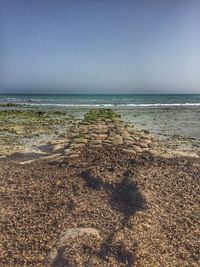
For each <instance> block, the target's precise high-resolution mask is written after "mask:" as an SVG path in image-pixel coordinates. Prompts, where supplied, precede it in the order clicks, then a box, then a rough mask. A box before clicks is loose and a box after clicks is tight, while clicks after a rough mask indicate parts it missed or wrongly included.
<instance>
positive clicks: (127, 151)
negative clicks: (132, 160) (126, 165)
mask: <svg viewBox="0 0 200 267" xmlns="http://www.w3.org/2000/svg"><path fill="white" fill-rule="evenodd" d="M122 151H123V152H125V153H129V154H134V155H135V154H136V151H135V150H133V149H126V148H123V149H122Z"/></svg>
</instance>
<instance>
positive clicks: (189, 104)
mask: <svg viewBox="0 0 200 267" xmlns="http://www.w3.org/2000/svg"><path fill="white" fill-rule="evenodd" d="M18 104H20V105H26V106H57V107H187V106H189V107H192V106H200V103H155V104H151V103H150V104H133V103H129V104H110V103H106V104H82V103H79V104H69V103H29V102H24V103H18Z"/></svg>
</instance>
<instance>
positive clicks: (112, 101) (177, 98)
mask: <svg viewBox="0 0 200 267" xmlns="http://www.w3.org/2000/svg"><path fill="white" fill-rule="evenodd" d="M0 103H13V104H20V105H35V106H36V105H37V106H66V107H158V106H160V107H162V106H164V107H168V106H169V107H170V106H175V107H178V106H186V107H187V106H200V94H181V95H180V94H171V95H170V94H165V95H164V94H160V95H159V94H152V95H151V94H146V95H145V94H142V95H139V94H137V95H133V94H117V95H113V94H112V95H108V94H106V95H103V94H101V95H100V94H49V95H48V94H45V95H43V94H34V95H30V94H13V95H10V94H9V95H6V94H2V95H1V94H0Z"/></svg>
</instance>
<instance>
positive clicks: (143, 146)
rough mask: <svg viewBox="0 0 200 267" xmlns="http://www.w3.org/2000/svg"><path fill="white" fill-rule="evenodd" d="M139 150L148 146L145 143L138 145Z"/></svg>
mask: <svg viewBox="0 0 200 267" xmlns="http://www.w3.org/2000/svg"><path fill="white" fill-rule="evenodd" d="M140 147H141V148H148V145H147V144H146V143H140Z"/></svg>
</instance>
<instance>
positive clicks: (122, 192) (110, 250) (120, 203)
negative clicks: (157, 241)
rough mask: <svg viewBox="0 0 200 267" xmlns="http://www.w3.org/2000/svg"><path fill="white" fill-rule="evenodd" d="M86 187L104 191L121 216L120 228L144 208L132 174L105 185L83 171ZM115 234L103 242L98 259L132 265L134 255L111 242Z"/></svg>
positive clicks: (100, 180) (125, 174)
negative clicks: (114, 260) (113, 259)
mask: <svg viewBox="0 0 200 267" xmlns="http://www.w3.org/2000/svg"><path fill="white" fill-rule="evenodd" d="M80 176H81V178H82V179H83V180H84V181H85V183H86V186H88V187H89V188H91V189H94V190H106V191H107V192H109V194H110V197H109V201H108V203H109V204H110V206H111V207H112V209H115V210H118V211H120V212H121V213H122V214H123V219H122V222H121V228H123V227H124V226H126V225H128V221H129V218H130V217H131V216H133V215H134V214H135V212H137V211H139V210H143V209H145V208H146V203H145V200H144V198H143V197H142V195H141V194H140V192H139V190H138V186H137V184H136V183H135V182H134V181H133V179H132V177H133V173H131V172H129V171H126V172H125V173H124V174H123V177H122V179H121V181H120V182H115V181H113V183H112V184H110V183H105V182H104V181H103V179H102V178H101V177H94V176H92V174H91V172H90V171H89V170H88V171H84V172H82V173H81V174H80ZM115 233H116V230H114V231H113V232H112V233H111V234H110V235H109V236H108V238H107V239H105V240H104V242H103V243H102V246H101V250H100V252H99V253H98V255H97V256H98V257H100V258H102V259H103V260H104V261H106V259H107V256H108V255H112V256H114V258H115V259H116V261H117V262H118V263H119V264H126V266H127V267H129V266H130V267H131V266H133V265H134V255H133V254H132V253H131V252H130V251H128V250H127V249H126V248H125V247H124V246H123V245H118V244H113V242H112V240H113V237H114V235H115Z"/></svg>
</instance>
